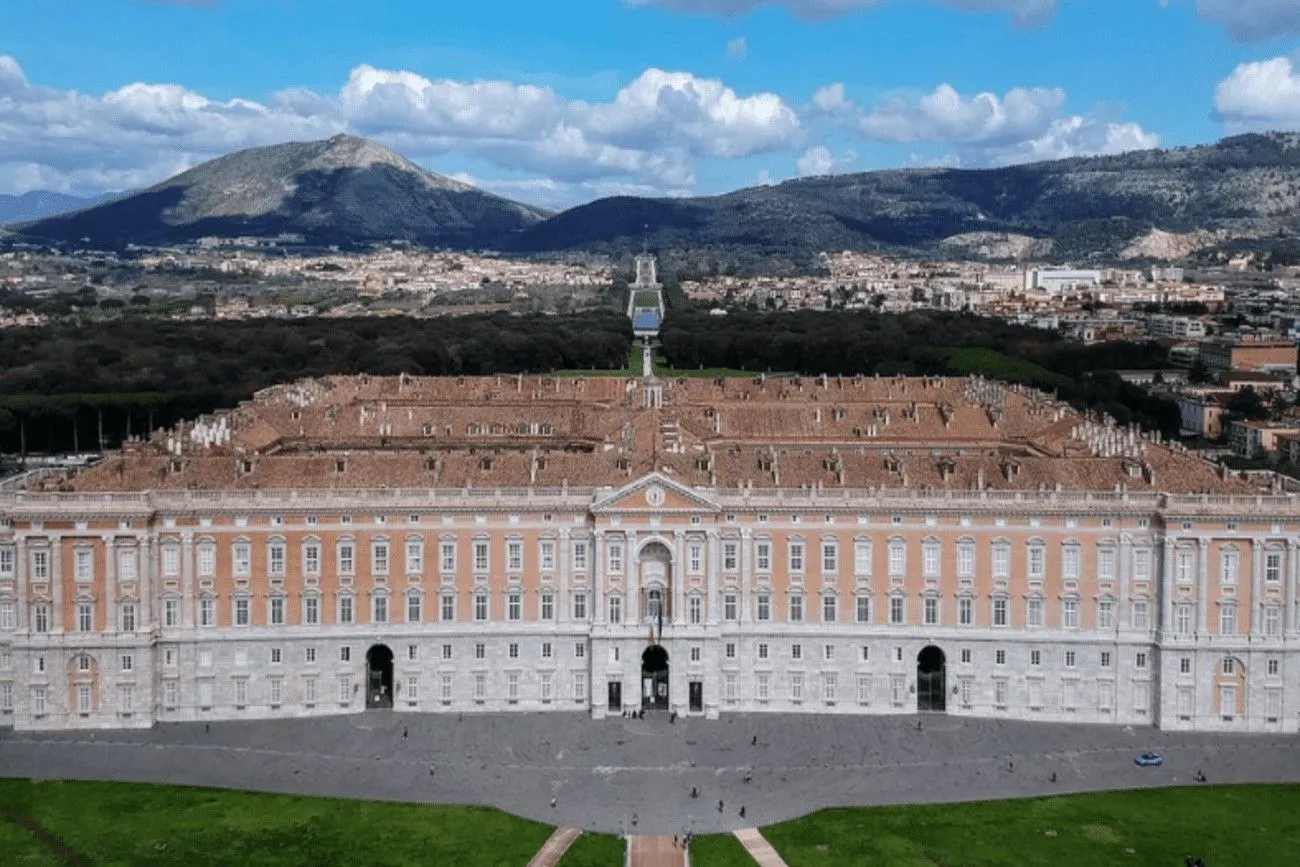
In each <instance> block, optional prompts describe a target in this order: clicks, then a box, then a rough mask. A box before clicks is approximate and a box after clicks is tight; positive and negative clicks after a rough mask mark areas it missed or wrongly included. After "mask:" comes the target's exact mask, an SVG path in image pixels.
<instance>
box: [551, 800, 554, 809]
mask: <svg viewBox="0 0 1300 867" xmlns="http://www.w3.org/2000/svg"><path fill="white" fill-rule="evenodd" d="M551 809H552V810H554V809H555V799H554V798H551Z"/></svg>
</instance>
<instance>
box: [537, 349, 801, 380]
mask: <svg viewBox="0 0 1300 867" xmlns="http://www.w3.org/2000/svg"><path fill="white" fill-rule="evenodd" d="M651 364H652V365H653V366H654V372H655V376H658V377H662V378H663V379H674V378H676V377H678V376H707V377H710V378H712V377H716V376H749V377H752V376H757V374H756V373H754V371H752V370H736V369H734V368H730V367H706V368H704V369H703V370H676V369H675V368H672V367H669V366H668V365H666V364H664V360H663V358H662V357H661V356H659V355H656V356H654V359H653V360H652V361H651ZM552 375H554V376H622V377H637V376H640V375H641V344H639V343H633V344H632V350H631V352H629V353H628V358H627V367H625V368H623V369H621V370H576V369H575V370H557V371H555V372H554V373H553V374H552ZM775 375H777V376H779V375H780V374H775Z"/></svg>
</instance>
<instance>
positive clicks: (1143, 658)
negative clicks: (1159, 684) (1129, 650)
mask: <svg viewBox="0 0 1300 867" xmlns="http://www.w3.org/2000/svg"><path fill="white" fill-rule="evenodd" d="M1133 667H1134V668H1136V669H1138V670H1139V671H1144V670H1146V667H1147V655H1146V653H1145V652H1144V651H1141V650H1139V651H1138V652H1137V653H1136V654H1134V655H1133Z"/></svg>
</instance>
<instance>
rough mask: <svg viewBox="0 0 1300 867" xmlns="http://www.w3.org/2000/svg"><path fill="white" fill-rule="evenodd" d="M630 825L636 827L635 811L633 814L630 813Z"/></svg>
mask: <svg viewBox="0 0 1300 867" xmlns="http://www.w3.org/2000/svg"><path fill="white" fill-rule="evenodd" d="M632 827H633V828H635V827H636V813H633V814H632Z"/></svg>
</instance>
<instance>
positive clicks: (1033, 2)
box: [624, 0, 1057, 27]
mask: <svg viewBox="0 0 1300 867" xmlns="http://www.w3.org/2000/svg"><path fill="white" fill-rule="evenodd" d="M624 2H625V3H626V4H627V5H628V6H658V7H661V8H663V9H667V10H669V11H672V12H695V13H700V14H704V15H720V16H723V17H729V18H730V17H736V16H739V15H745V14H747V13H749V12H752V11H754V10H755V9H756V8H758V7H759V6H782V7H785V8H786V9H788V10H790V12H791V13H793V14H794V15H797V16H798V17H800V18H807V19H811V20H824V19H828V18H839V17H842V16H844V15H852V14H854V13H856V12H864V11H867V10H870V9H875V8H877V7H879V6H883V5H884V3H885V2H886V0H624ZM908 2H916V0H908ZM940 2H942V3H944V4H945V5H947V6H953V7H955V8H957V9H964V10H968V11H972V12H1004V13H1009V14H1010V15H1011V17H1012V20H1013V21H1015V23H1016V24H1018V25H1020V26H1022V27H1036V26H1038V25H1041V24H1043V23H1045V22H1047V21H1048V20H1049V19H1051V17H1052V16H1053V15H1055V14H1056V4H1057V0H940Z"/></svg>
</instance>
